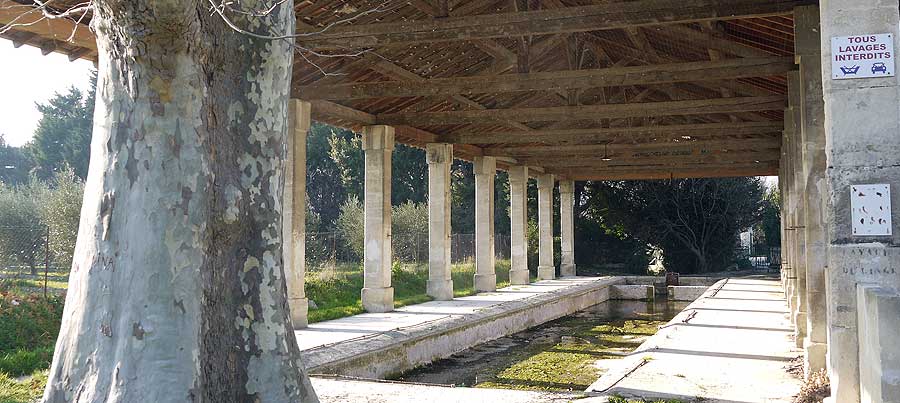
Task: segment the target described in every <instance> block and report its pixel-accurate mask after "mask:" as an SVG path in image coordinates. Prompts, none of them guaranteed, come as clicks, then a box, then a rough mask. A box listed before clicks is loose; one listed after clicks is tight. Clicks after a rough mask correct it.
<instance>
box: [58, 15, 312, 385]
mask: <svg viewBox="0 0 900 403" xmlns="http://www.w3.org/2000/svg"><path fill="white" fill-rule="evenodd" d="M216 3H217V4H218V3H220V2H218V1H217V2H216ZM248 3H249V5H253V6H255V5H256V2H254V1H242V2H238V4H240V5H243V6H245V7H247V6H248ZM260 3H262V2H260ZM268 3H269V4H272V2H268ZM94 4H95V10H94V14H93V16H94V17H93V24H94V28H95V30H96V32H97V42H98V47H99V50H100V66H99V81H98V91H97V106H96V112H95V117H94V122H95V126H94V134H93V143H92V146H91V147H92V152H91V163H90V169H89V174H88V179H87V184H86V187H85V198H84V206H83V208H82V213H81V226H80V230H79V234H78V243H77V247H76V251H75V257H74V261H73V264H72V274H71V280H70V288H69V294H68V297H67V299H66V307H65V313H64V315H63V322H62V329H61V331H60V334H59V339H58V341H57V344H56V352H55V354H54V357H53V365H52V367H51V369H50V379H49V382H48V384H47V389H46V391H45V394H44V400H45V401H48V402H73V401H74V402H96V401H106V402H177V401H196V402H254V401H256V402H311V401H316V400H317V399H316V396H315V394H314V392H313V390H312V387H311V386H310V384H309V379H308V378H307V376H306V374H305V371H304V369H303V367H302V364H301V363H300V361H299V351H298V348H297V344H296V342H295V340H294V333H293V332H292V331H291V328H292V326H291V324H290V319H289V315H288V314H287V311H286V310H287V303H286V297H285V279H284V272H283V265H282V257H281V256H282V253H281V248H282V239H281V234H282V231H281V210H282V206H281V194H282V188H283V169H282V165H283V158H284V155H285V146H284V144H285V141H284V140H285V136H286V135H287V115H286V112H287V101H288V96H289V88H290V74H291V63H292V53H293V49H292V47H291V44H290V43H289V42H288V41H270V40H262V39H254V38H252V37H250V36H248V35H245V34H241V33H238V32H236V31H234V30H232V29H230V28H228V27H227V26H226V24H225V23H224V21H223V20H222V19H221V18H220V17H219V16H217V15H215V14H214V13H213V14H211V12H210V8H209V3H207V2H205V1H199V0H194V1H188V0H94ZM292 4H293V2H286V3H285V4H283V5H280V6H279V7H277V8H276V9H275V11H274V12H272V13H271V14H269V15H267V16H264V17H251V16H249V15H247V14H239V13H231V14H229V15H230V16H231V17H232V18H233V20H234V22H235V23H236V24H237V25H238V26H240V27H241V28H243V29H246V30H248V31H253V32H256V33H259V34H265V35H281V34H284V33H286V32H288V33H289V32H293V26H294V13H293V9H292ZM260 6H262V4H260Z"/></svg>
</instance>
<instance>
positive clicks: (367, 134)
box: [362, 125, 394, 312]
mask: <svg viewBox="0 0 900 403" xmlns="http://www.w3.org/2000/svg"><path fill="white" fill-rule="evenodd" d="M362 147H363V150H365V154H366V173H365V192H366V195H365V203H364V204H365V216H366V217H365V219H366V221H365V229H364V232H365V249H364V252H363V255H364V257H365V259H364V262H363V266H364V271H365V275H364V280H363V289H362V305H363V308H365V310H366V311H368V312H390V311H392V310H394V288H393V287H391V153H392V152H393V150H394V128H393V127H390V126H381V125H379V126H366V127H364V128H363V133H362Z"/></svg>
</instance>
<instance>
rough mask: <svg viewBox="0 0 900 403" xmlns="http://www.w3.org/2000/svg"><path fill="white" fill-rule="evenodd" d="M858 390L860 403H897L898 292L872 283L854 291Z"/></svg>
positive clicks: (899, 388)
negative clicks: (857, 342) (855, 295)
mask: <svg viewBox="0 0 900 403" xmlns="http://www.w3.org/2000/svg"><path fill="white" fill-rule="evenodd" d="M856 301H857V306H858V307H859V309H858V310H857V323H858V324H859V363H860V364H859V386H860V388H859V390H860V400H861V401H862V402H863V403H898V402H900V379H897V378H898V377H897V369H898V368H900V343H897V330H898V329H900V293H898V292H897V291H896V290H893V289H890V288H884V287H879V286H878V285H874V284H860V285H859V287H858V288H857V299H856Z"/></svg>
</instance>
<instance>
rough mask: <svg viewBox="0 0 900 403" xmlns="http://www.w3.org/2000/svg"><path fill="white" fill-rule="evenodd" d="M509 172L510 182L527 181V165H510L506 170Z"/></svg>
mask: <svg viewBox="0 0 900 403" xmlns="http://www.w3.org/2000/svg"><path fill="white" fill-rule="evenodd" d="M507 173H508V174H509V181H510V182H511V183H522V182H528V167H527V166H518V165H515V166H511V167H509V169H508V170H507Z"/></svg>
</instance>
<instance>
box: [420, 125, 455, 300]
mask: <svg viewBox="0 0 900 403" xmlns="http://www.w3.org/2000/svg"><path fill="white" fill-rule="evenodd" d="M425 156H426V158H427V160H428V283H427V285H426V288H427V292H428V295H429V296H430V297H432V298H434V299H436V300H438V301H447V300H451V299H453V279H452V278H451V277H450V165H452V164H453V145H452V144H443V143H430V144H427V145H426V146H425Z"/></svg>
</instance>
